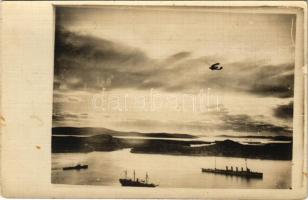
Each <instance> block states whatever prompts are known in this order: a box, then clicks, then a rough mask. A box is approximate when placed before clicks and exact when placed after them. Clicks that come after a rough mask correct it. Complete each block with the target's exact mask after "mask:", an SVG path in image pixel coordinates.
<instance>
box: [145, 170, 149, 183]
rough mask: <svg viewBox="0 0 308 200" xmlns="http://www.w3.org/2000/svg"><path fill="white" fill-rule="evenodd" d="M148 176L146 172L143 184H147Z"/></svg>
mask: <svg viewBox="0 0 308 200" xmlns="http://www.w3.org/2000/svg"><path fill="white" fill-rule="evenodd" d="M148 179H149V175H148V172H147V173H146V174H145V183H148Z"/></svg>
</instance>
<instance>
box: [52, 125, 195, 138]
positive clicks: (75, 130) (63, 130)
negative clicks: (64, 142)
mask: <svg viewBox="0 0 308 200" xmlns="http://www.w3.org/2000/svg"><path fill="white" fill-rule="evenodd" d="M101 134H107V135H111V136H137V137H160V138H197V137H196V136H193V135H189V134H180V133H139V132H121V131H114V130H111V129H106V128H91V127H81V128H79V127H54V128H52V135H84V136H85V135H101Z"/></svg>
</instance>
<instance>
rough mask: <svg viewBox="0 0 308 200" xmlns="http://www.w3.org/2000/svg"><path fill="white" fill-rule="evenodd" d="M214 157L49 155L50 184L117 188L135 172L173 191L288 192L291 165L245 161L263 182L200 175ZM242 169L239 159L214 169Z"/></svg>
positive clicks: (119, 153) (122, 153)
mask: <svg viewBox="0 0 308 200" xmlns="http://www.w3.org/2000/svg"><path fill="white" fill-rule="evenodd" d="M213 160H214V157H201V156H200V157H199V156H171V155H158V154H133V153H130V152H129V149H124V150H119V151H113V152H92V153H60V154H53V155H52V169H53V170H52V182H53V183H61V184H81V185H108V186H116V187H121V185H120V183H119V180H118V179H119V178H120V177H122V176H123V171H124V170H126V169H127V170H128V175H129V176H132V171H133V170H136V173H137V175H136V176H137V177H140V178H144V175H145V174H146V172H148V173H149V175H150V181H152V182H155V183H156V184H159V187H177V188H289V187H290V184H291V161H272V160H257V159H248V165H249V168H250V169H252V170H254V171H260V172H263V179H247V178H242V177H235V176H225V175H219V174H210V173H201V168H203V167H206V168H213V167H214V161H213ZM78 163H81V164H88V165H89V169H87V170H80V171H74V170H72V171H63V170H61V169H62V167H66V166H70V165H76V164H78ZM226 165H228V166H231V165H232V166H234V167H239V168H241V167H245V161H244V159H241V158H223V157H217V159H216V166H217V168H220V169H224V168H225V166H226Z"/></svg>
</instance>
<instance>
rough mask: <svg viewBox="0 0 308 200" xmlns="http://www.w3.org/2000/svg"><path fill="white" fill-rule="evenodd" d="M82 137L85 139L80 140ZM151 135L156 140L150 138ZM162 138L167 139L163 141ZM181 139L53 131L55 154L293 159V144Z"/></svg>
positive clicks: (99, 130) (90, 130) (91, 130)
mask: <svg viewBox="0 0 308 200" xmlns="http://www.w3.org/2000/svg"><path fill="white" fill-rule="evenodd" d="M74 135H75V136H74ZM76 135H79V136H76ZM80 135H83V136H85V137H80ZM115 136H145V137H144V138H143V139H139V138H134V137H131V138H118V137H115ZM149 136H151V137H157V138H151V139H150V138H147V137H149ZM183 136H184V138H185V137H186V138H194V136H190V135H185V134H183ZM158 137H159V138H158ZM162 137H164V138H167V139H160V138H162ZM179 137H182V134H169V133H137V132H119V131H112V130H109V129H104V128H73V127H61V128H53V136H52V152H53V153H69V152H70V153H78V152H91V151H115V150H119V149H124V148H130V149H131V153H145V154H167V155H187V156H188V155H190V156H223V157H241V158H258V159H271V160H291V159H292V142H290V143H269V144H260V145H245V144H240V143H238V142H235V141H233V140H229V139H228V140H224V141H215V142H214V143H211V142H205V141H200V140H173V139H172V138H179ZM168 138H169V139H168ZM199 145H200V146H199Z"/></svg>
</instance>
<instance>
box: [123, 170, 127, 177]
mask: <svg viewBox="0 0 308 200" xmlns="http://www.w3.org/2000/svg"><path fill="white" fill-rule="evenodd" d="M124 174H125V179H127V170H125V171H124Z"/></svg>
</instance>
